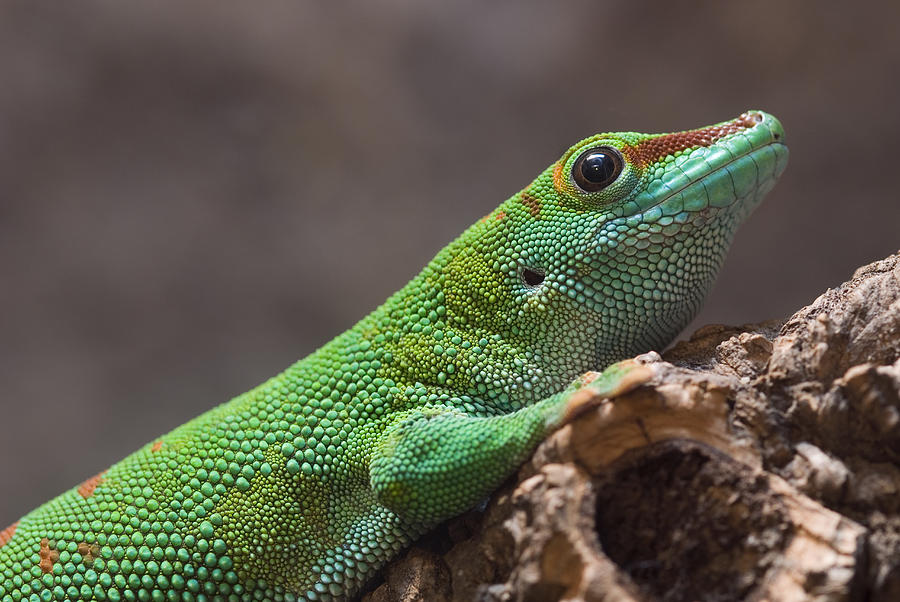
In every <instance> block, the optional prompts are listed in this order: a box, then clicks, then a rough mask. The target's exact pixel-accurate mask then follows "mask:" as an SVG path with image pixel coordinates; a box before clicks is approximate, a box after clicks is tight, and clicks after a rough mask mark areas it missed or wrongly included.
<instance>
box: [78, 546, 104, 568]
mask: <svg viewBox="0 0 900 602" xmlns="http://www.w3.org/2000/svg"><path fill="white" fill-rule="evenodd" d="M78 553H79V554H81V560H82V562H84V564H85V565H87V566H91V565H93V564H94V559H95V558H96V557H97V555H98V554H100V546H98V545H97V544H93V545H88V544H87V543H86V542H83V541H82V542H81V543H79V544H78Z"/></svg>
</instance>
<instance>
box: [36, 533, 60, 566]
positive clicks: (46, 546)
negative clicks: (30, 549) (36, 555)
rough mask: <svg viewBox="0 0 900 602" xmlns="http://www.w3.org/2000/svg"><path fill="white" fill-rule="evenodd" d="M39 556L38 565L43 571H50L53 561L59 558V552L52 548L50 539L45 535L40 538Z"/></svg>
mask: <svg viewBox="0 0 900 602" xmlns="http://www.w3.org/2000/svg"><path fill="white" fill-rule="evenodd" d="M40 557H41V562H40V563H39V565H40V567H41V570H42V571H44V573H49V572H50V571H52V570H53V563H54V562H56V561H57V560H59V552H58V551H56V550H55V549H54V546H51V545H50V540H49V539H47V538H46V537H44V538H42V539H41V551H40Z"/></svg>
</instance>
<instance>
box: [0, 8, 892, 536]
mask: <svg viewBox="0 0 900 602" xmlns="http://www.w3.org/2000/svg"><path fill="white" fill-rule="evenodd" d="M898 13H900V3H895V2H881V3H846V2H821V1H809V2H784V1H777V0H772V1H766V2H753V3H729V2H721V1H712V0H710V1H707V2H692V3H658V2H625V1H622V2H603V1H596V0H594V1H586V0H585V1H574V2H568V1H566V2H558V1H550V0H548V1H547V2H521V1H518V2H512V1H504V2H483V1H481V2H479V1H474V0H472V1H469V0H464V1H459V0H457V1H455V2H446V3H438V2H434V3H431V5H430V6H422V5H420V4H419V3H415V2H412V1H409V2H406V1H399V0H397V1H386V2H372V3H366V2H340V3H337V2H335V3H309V4H308V5H307V4H301V3H287V2H279V3H271V4H265V5H264V8H263V6H262V5H260V4H257V3H230V2H209V3H202V2H195V3H190V4H183V3H180V2H152V3H149V2H148V3H118V2H112V1H109V2H79V3H65V4H63V3H50V2H25V1H8V2H3V3H2V4H0V387H2V389H0V390H2V393H0V492H2V494H3V495H0V527H2V526H4V525H6V524H8V523H10V522H12V521H13V520H15V519H16V518H18V517H19V516H20V515H21V514H23V513H24V512H26V511H27V510H29V509H31V508H32V507H33V506H35V505H37V504H38V503H40V502H42V501H44V500H46V499H47V498H49V497H51V496H53V495H55V494H57V493H59V492H61V491H62V490H64V489H66V488H68V487H70V486H72V485H75V484H76V483H78V482H80V481H81V480H83V479H84V478H86V477H88V476H90V475H92V474H94V473H96V472H98V471H99V470H101V469H103V468H105V467H107V466H108V465H109V464H110V463H112V462H113V461H115V460H118V459H119V458H121V457H123V456H124V455H125V454H127V453H128V452H130V451H132V450H134V449H135V448H137V447H138V446H140V445H142V444H144V443H145V442H147V441H149V440H151V439H153V438H154V437H156V436H157V435H159V434H161V433H163V432H165V431H167V430H169V429H171V428H173V427H174V426H176V425H178V424H179V423H181V422H184V421H185V420H187V419H189V418H191V417H193V416H195V415H197V414H199V413H200V412H202V411H204V410H206V409H208V408H210V407H212V406H213V405H215V404H217V403H219V402H222V401H225V400H227V399H229V398H230V397H232V396H234V395H236V394H238V393H241V392H243V391H245V390H247V389H249V388H250V387H252V386H254V385H256V384H258V383H259V382H261V381H262V380H264V379H265V378H267V377H269V376H271V375H273V374H275V373H276V372H278V371H280V370H281V369H282V368H284V367H286V366H287V365H289V364H290V363H291V362H292V361H294V360H295V359H298V358H300V357H302V356H303V355H305V354H307V353H308V352H310V351H312V350H313V349H315V348H316V347H317V346H319V345H321V344H322V343H324V342H326V341H327V340H328V339H330V338H331V337H332V336H334V335H335V334H337V333H339V332H340V331H342V330H344V329H345V328H347V327H349V326H350V325H352V324H353V323H354V322H355V321H356V320H357V319H358V318H360V317H361V316H363V315H364V314H365V313H367V312H368V311H369V310H371V309H372V308H374V307H375V306H376V305H377V304H379V303H380V302H381V301H382V300H384V299H385V297H387V295H388V294H390V293H392V292H393V291H395V290H396V289H398V288H399V287H400V286H402V285H403V284H404V283H405V282H406V281H407V280H408V279H409V278H411V277H412V276H413V275H414V274H415V273H416V272H417V271H418V269H419V268H420V267H421V266H422V265H424V264H425V263H426V262H427V261H428V260H429V259H430V258H431V256H432V255H433V254H434V253H435V252H436V251H437V250H438V249H439V248H440V247H442V246H443V245H444V244H445V243H447V242H448V241H449V240H451V239H452V238H453V237H454V236H455V235H457V234H458V233H459V232H461V231H462V230H463V229H464V228H465V227H466V226H467V225H469V224H470V223H472V222H473V221H475V220H476V219H478V218H479V217H481V216H482V215H484V214H486V213H488V212H489V211H490V210H491V209H493V208H494V207H495V206H496V205H497V204H499V203H500V202H501V201H502V200H504V199H505V198H507V197H508V196H509V195H511V194H513V193H514V192H516V191H517V190H519V189H520V188H522V187H524V186H525V185H526V184H527V183H528V182H529V181H530V180H531V179H532V178H533V177H534V176H535V175H536V174H537V173H538V172H539V171H540V170H542V169H543V168H544V167H545V166H546V165H548V164H549V163H550V162H552V161H554V160H555V159H556V158H557V157H558V155H559V153H561V152H562V151H563V150H564V149H565V148H567V147H568V146H569V145H570V144H572V143H573V142H574V141H576V140H577V139H579V138H581V137H584V136H586V135H589V134H592V133H595V132H598V131H608V130H622V129H626V130H637V131H646V132H659V131H671V130H675V129H685V128H691V127H698V126H702V125H706V124H709V123H711V122H715V121H721V120H724V119H729V118H731V117H734V116H736V115H737V114H739V113H741V112H742V111H744V110H745V109H748V108H762V109H766V110H768V111H771V112H773V113H775V114H776V115H777V116H778V117H780V118H781V120H782V122H783V123H784V125H785V128H786V130H787V140H788V144H789V146H790V148H791V163H790V165H789V167H788V170H787V172H786V173H785V175H784V177H783V178H782V181H781V183H780V184H779V185H778V186H777V187H776V189H775V191H774V192H773V193H772V194H771V195H770V197H769V199H768V201H767V202H766V203H765V204H764V205H763V206H762V207H761V208H760V209H759V210H758V212H757V213H756V214H755V215H754V217H753V218H752V219H751V220H750V222H749V223H748V224H747V225H746V226H745V227H744V228H743V230H742V231H741V232H740V233H739V235H738V237H737V240H736V241H735V244H734V247H733V250H732V253H731V255H730V257H729V259H728V261H727V263H726V265H725V268H724V271H723V273H722V275H721V277H720V279H719V282H718V285H717V287H716V289H715V291H714V292H713V293H712V295H711V297H710V298H709V300H708V303H707V305H706V308H705V309H704V311H703V314H702V315H701V316H700V317H699V318H698V320H697V321H696V322H695V323H694V325H693V326H694V327H696V326H699V325H700V324H702V323H708V322H725V323H733V324H740V323H745V322H751V321H757V320H763V319H766V318H772V317H783V316H786V315H788V314H790V313H791V312H792V311H794V310H796V309H798V308H799V307H801V306H802V305H804V304H806V303H808V302H810V301H811V300H812V299H813V298H814V297H815V296H816V295H818V294H819V293H820V292H821V291H823V290H825V289H826V288H827V287H829V286H835V285H837V284H839V283H840V282H842V281H843V280H845V279H847V278H848V277H849V276H850V274H851V273H852V270H853V269H854V268H855V267H857V266H859V265H861V264H864V263H867V262H870V261H872V260H875V259H878V258H881V257H883V256H885V255H887V254H889V253H891V252H892V251H894V250H895V249H897V247H898V243H900V236H898V228H897V225H898V220H900V203H898V200H897V199H898V194H897V189H896V187H897V186H898V175H900V172H898V168H897V165H898V159H900V153H898V134H900V102H898V101H900V89H898V86H900V79H898V67H900V43H898V40H897V37H898V33H897V32H898V25H900V19H898V16H900V14H898Z"/></svg>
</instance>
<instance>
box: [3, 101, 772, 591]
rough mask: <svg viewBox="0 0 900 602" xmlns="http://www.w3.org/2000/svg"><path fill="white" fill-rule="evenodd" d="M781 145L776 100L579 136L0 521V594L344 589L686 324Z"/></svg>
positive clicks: (473, 497)
mask: <svg viewBox="0 0 900 602" xmlns="http://www.w3.org/2000/svg"><path fill="white" fill-rule="evenodd" d="M787 158H788V151H787V147H786V146H785V144H784V131H783V129H782V126H781V124H780V123H779V121H778V120H777V119H776V118H775V117H773V116H772V115H770V114H767V113H765V112H762V111H747V112H745V113H743V114H741V115H740V116H738V117H737V118H734V119H732V120H730V121H725V122H722V123H717V124H715V125H711V126H707V127H703V128H699V129H694V130H686V131H681V132H675V133H667V134H639V133H634V132H620V133H602V134H597V135H594V136H590V137H588V138H585V139H584V140H581V141H579V142H578V143H576V144H575V145H573V146H572V147H571V148H569V149H568V150H566V151H565V153H563V155H562V156H561V157H560V158H559V159H558V160H557V161H556V162H554V163H553V164H552V165H551V166H550V167H548V168H547V169H546V170H544V171H543V172H542V173H541V174H540V175H538V176H537V178H536V179H535V180H534V181H533V182H531V183H530V184H529V185H528V186H527V187H525V188H524V189H523V190H521V191H520V192H518V193H516V194H514V195H513V196H512V197H510V198H509V199H508V200H506V201H505V202H503V203H502V204H501V205H500V206H499V207H498V208H497V209H495V210H494V211H492V212H491V213H490V214H488V215H486V216H485V217H483V218H482V219H480V220H478V221H477V222H476V223H475V224H474V225H472V226H471V227H469V228H468V229H467V230H466V231H465V232H463V234H462V235H460V236H459V237H458V238H457V239H456V240H454V241H453V242H451V243H450V244H449V245H448V246H446V247H445V248H444V249H443V250H441V251H440V252H438V254H437V256H436V257H434V259H433V260H432V261H431V262H430V263H429V264H428V265H426V266H425V267H424V269H423V270H422V271H421V272H420V273H419V274H418V275H417V276H415V278H413V279H412V280H411V281H410V282H409V283H408V284H407V285H406V286H404V287H403V288H402V289H401V290H400V291H399V292H397V293H395V294H394V295H393V296H391V297H390V298H389V299H388V300H387V301H386V302H385V303H384V304H383V305H381V306H380V307H378V308H377V309H375V310H374V311H373V312H372V313H371V314H369V315H368V316H366V317H364V318H363V319H362V320H361V321H360V322H358V323H357V324H356V325H355V326H353V327H352V328H351V329H350V330H348V331H346V332H344V333H343V334H341V335H339V336H337V337H336V338H335V339H333V340H332V341H331V342H329V343H327V344H325V345H324V346H323V347H321V348H320V349H318V350H317V351H315V352H313V353H312V354H310V355H309V356H307V357H305V358H304V359H301V360H299V361H298V362H296V363H295V364H293V365H291V366H290V367H288V368H287V369H286V370H284V371H283V372H282V373H280V374H278V375H277V376H275V377H273V378H271V379H270V380H268V381H266V382H264V383H262V384H261V385H259V386H257V387H256V388H254V389H252V390H251V391H249V392H247V393H244V394H243V395H240V396H238V397H236V398H234V399H232V400H231V401H228V402H227V403H224V404H222V405H220V406H218V407H215V408H213V409H211V410H209V411H208V412H206V413H204V414H202V415H200V416H198V417H197V418H195V419H193V420H191V421H189V422H187V423H185V424H184V425H182V426H179V427H177V428H175V429H174V430H173V431H171V432H170V433H167V434H164V435H161V436H160V437H158V438H156V439H154V440H153V441H150V442H148V443H147V444H146V445H145V446H144V447H142V448H141V449H139V450H137V451H136V452H134V453H132V454H131V455H129V456H127V457H126V458H125V459H123V460H121V461H119V462H117V463H115V464H113V465H112V466H111V467H109V468H108V469H106V470H103V471H101V472H99V473H98V474H97V475H95V476H93V477H91V478H89V479H87V480H85V481H84V482H83V483H81V484H79V485H78V486H76V487H74V488H72V489H70V490H69V491H67V492H65V493H63V494H62V495H60V496H59V497H57V498H56V499H53V500H51V501H49V502H47V503H45V504H44V505H42V506H40V507H39V508H37V509H35V510H33V511H32V512H30V513H29V514H27V515H25V516H24V517H23V518H21V519H20V520H19V521H17V522H15V523H13V524H12V525H11V526H9V527H7V528H5V529H3V530H0V602H18V601H21V600H43V601H46V600H110V601H112V602H118V601H120V600H128V601H130V600H181V601H192V600H198V601H199V600H279V601H280V600H284V601H292V600H347V599H352V598H353V597H354V596H355V595H358V593H359V592H360V589H361V588H362V587H364V586H365V584H366V582H367V580H369V579H370V578H371V577H372V575H373V574H374V573H375V572H377V571H378V569H379V568H380V567H381V566H383V565H384V564H385V563H386V562H387V561H388V560H390V559H391V558H392V557H394V556H395V555H396V554H397V553H398V552H399V551H400V550H402V549H403V548H404V547H405V546H407V545H409V544H410V543H411V542H412V541H414V540H415V539H416V538H418V537H419V536H421V535H422V534H424V533H425V532H427V531H428V530H429V529H432V528H433V527H435V526H436V525H437V524H439V523H440V522H442V521H444V520H446V519H448V518H450V517H452V516H455V515H457V514H460V513H462V512H464V511H466V510H468V509H470V508H472V507H474V506H477V505H478V504H479V503H480V502H482V501H483V500H485V499H486V498H488V496H489V495H490V493H491V492H492V491H493V490H495V489H496V488H497V487H498V486H499V485H500V484H501V483H502V482H503V481H504V480H505V479H506V478H507V477H508V476H509V475H510V474H512V473H513V472H514V471H515V470H516V469H517V467H518V466H519V465H520V464H521V463H522V462H523V461H524V460H526V459H527V458H528V456H529V454H530V453H532V451H533V450H534V448H535V447H536V445H537V444H538V443H539V442H540V441H541V440H542V439H543V438H545V437H546V436H547V435H548V433H550V432H551V431H553V430H554V429H556V428H558V427H559V426H560V425H561V424H563V423H564V422H565V421H566V416H567V415H569V414H570V413H571V411H572V409H573V408H572V407H571V406H572V399H573V397H574V396H573V391H576V390H578V389H579V388H583V387H593V388H594V389H595V390H596V391H598V392H601V393H602V392H603V391H611V390H614V389H615V388H616V387H618V386H620V385H621V384H622V383H623V382H625V381H626V380H627V379H628V375H629V371H631V370H634V369H635V368H634V364H629V363H628V362H627V361H626V362H625V363H617V362H621V360H627V358H630V357H633V356H634V355H636V354H640V353H643V352H646V351H648V350H652V349H657V350H661V349H662V348H663V347H664V346H665V345H667V344H669V343H670V342H671V341H672V339H673V338H674V337H675V336H677V334H678V333H679V332H680V331H681V329H683V328H684V327H685V326H686V325H687V323H688V322H689V321H690V320H691V319H692V318H693V316H694V315H695V314H696V313H697V311H698V309H699V307H700V305H701V303H702V300H703V298H704V296H705V295H706V293H707V292H708V290H709V289H710V287H711V286H712V283H713V281H714V279H715V276H716V274H717V272H718V270H719V268H720V267H721V265H722V263H723V261H724V258H725V255H726V252H727V250H728V247H729V246H730V243H731V240H732V238H733V235H734V233H735V231H736V230H737V228H738V227H739V225H740V224H741V223H742V222H743V221H744V220H745V218H747V216H748V215H749V214H750V213H751V212H752V211H753V210H754V208H755V207H757V206H758V205H759V203H760V202H761V200H762V199H763V197H764V196H765V195H766V193H767V192H768V191H769V190H770V189H771V188H772V187H773V186H774V184H775V182H776V180H777V179H778V177H779V176H780V175H781V173H782V172H783V170H784V169H785V167H786V164H787ZM397 234H399V233H397ZM604 368H605V371H604V372H602V373H601V374H600V375H599V376H596V377H595V378H593V379H589V378H584V377H582V375H583V374H586V373H588V374H591V373H592V372H591V371H596V370H601V369H604ZM582 397H583V396H582ZM597 436H598V437H600V436H602V433H598V434H597Z"/></svg>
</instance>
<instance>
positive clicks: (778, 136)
mask: <svg viewBox="0 0 900 602" xmlns="http://www.w3.org/2000/svg"><path fill="white" fill-rule="evenodd" d="M772 138H774V139H775V140H781V132H772Z"/></svg>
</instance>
